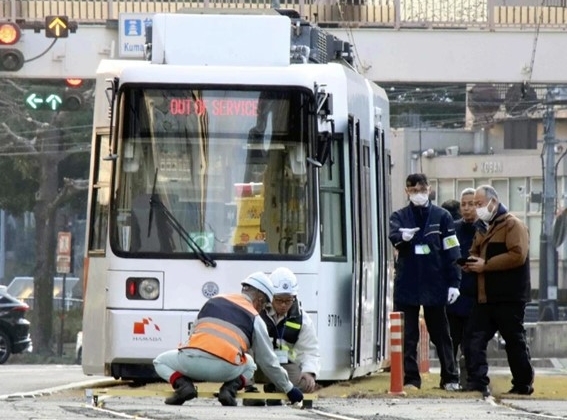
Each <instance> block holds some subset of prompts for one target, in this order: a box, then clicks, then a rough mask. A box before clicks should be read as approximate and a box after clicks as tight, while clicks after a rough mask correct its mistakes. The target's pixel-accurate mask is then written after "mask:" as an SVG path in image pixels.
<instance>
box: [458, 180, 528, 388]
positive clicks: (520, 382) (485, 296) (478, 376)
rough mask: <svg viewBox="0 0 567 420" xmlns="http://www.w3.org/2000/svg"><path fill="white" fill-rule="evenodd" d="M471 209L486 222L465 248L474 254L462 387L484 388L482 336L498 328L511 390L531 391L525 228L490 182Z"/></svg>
mask: <svg viewBox="0 0 567 420" xmlns="http://www.w3.org/2000/svg"><path fill="white" fill-rule="evenodd" d="M474 202H475V206H476V213H477V216H478V218H479V219H480V220H482V221H483V222H484V223H485V224H486V227H487V230H486V232H484V233H483V232H482V231H481V230H478V231H477V233H476V234H475V237H474V240H473V244H472V247H471V257H474V258H475V259H476V261H475V262H470V263H467V264H466V265H465V270H469V271H471V272H474V273H477V292H478V298H477V302H476V303H475V305H474V306H473V310H472V314H471V319H470V361H469V363H470V365H469V373H468V384H467V387H466V390H470V391H481V392H482V393H483V394H485V395H487V394H489V393H490V389H489V388H488V384H489V382H490V379H489V378H488V362H487V359H486V347H487V345H488V341H489V340H490V339H491V338H492V337H494V334H495V333H496V331H499V332H500V334H501V336H502V338H503V339H504V340H505V341H506V355H507V356H508V364H509V366H510V371H511V372H512V389H510V391H508V392H509V393H511V394H520V395H530V394H532V393H533V391H534V389H533V381H534V370H533V367H532V364H531V358H530V351H529V348H528V345H527V343H526V331H525V329H524V313H525V309H526V303H527V302H528V301H529V300H530V265H529V255H528V250H529V236H528V229H527V227H526V226H525V225H524V224H523V223H522V222H521V221H520V220H519V219H518V218H517V217H515V216H513V215H512V214H510V213H509V212H508V209H506V207H505V206H504V205H502V204H501V203H500V201H499V199H498V194H497V193H496V190H495V189H494V188H493V187H491V186H490V185H483V186H480V187H478V188H477V189H476V192H475V195H474Z"/></svg>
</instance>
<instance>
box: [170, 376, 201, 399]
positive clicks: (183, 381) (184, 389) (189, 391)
mask: <svg viewBox="0 0 567 420" xmlns="http://www.w3.org/2000/svg"><path fill="white" fill-rule="evenodd" d="M173 388H174V389H175V391H174V395H173V396H171V397H168V398H166V399H165V401H164V402H165V403H166V404H167V405H182V404H183V403H184V402H185V401H189V400H192V399H193V398H197V396H198V393H197V388H195V385H193V382H191V381H190V380H189V378H186V377H181V378H179V379H178V380H176V381H175V383H174V384H173Z"/></svg>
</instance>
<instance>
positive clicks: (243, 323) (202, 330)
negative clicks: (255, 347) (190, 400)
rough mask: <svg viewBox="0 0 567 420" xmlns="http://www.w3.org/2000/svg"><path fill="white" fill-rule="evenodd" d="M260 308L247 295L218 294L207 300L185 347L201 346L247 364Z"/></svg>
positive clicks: (230, 361)
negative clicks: (255, 306) (256, 307)
mask: <svg viewBox="0 0 567 420" xmlns="http://www.w3.org/2000/svg"><path fill="white" fill-rule="evenodd" d="M257 316H258V311H256V309H254V306H253V305H252V303H251V302H250V301H249V300H248V299H247V298H246V297H245V296H243V295H240V294H239V295H218V296H215V297H213V298H211V299H209V300H208V301H207V303H205V305H203V307H202V308H201V310H200V311H199V314H198V315H197V322H196V323H195V328H194V330H193V333H192V334H191V336H190V337H189V340H188V341H187V344H186V345H185V346H182V347H181V348H189V349H199V350H203V351H206V352H207V353H210V354H212V355H214V356H217V357H219V358H221V359H223V360H226V361H227V362H229V363H232V364H234V365H242V364H244V363H246V353H247V352H248V350H250V346H251V344H252V337H253V335H254V320H255V318H256V317H257Z"/></svg>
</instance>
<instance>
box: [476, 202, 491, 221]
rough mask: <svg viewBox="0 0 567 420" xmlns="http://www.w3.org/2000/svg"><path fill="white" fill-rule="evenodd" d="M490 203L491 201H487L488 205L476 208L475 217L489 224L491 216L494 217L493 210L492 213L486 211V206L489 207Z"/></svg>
mask: <svg viewBox="0 0 567 420" xmlns="http://www.w3.org/2000/svg"><path fill="white" fill-rule="evenodd" d="M490 201H492V200H489V201H488V204H487V205H486V206H484V207H478V208H477V209H476V215H477V216H478V218H479V219H480V220H482V221H483V222H490V219H492V216H493V215H494V210H492V211H489V210H488V206H489V205H490Z"/></svg>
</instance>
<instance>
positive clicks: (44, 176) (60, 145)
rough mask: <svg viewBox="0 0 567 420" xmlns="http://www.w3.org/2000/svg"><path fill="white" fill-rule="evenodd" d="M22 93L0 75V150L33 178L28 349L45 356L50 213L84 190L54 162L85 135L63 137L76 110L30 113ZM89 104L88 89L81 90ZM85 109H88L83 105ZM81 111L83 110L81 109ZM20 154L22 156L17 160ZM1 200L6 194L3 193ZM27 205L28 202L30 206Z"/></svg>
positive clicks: (48, 349)
mask: <svg viewBox="0 0 567 420" xmlns="http://www.w3.org/2000/svg"><path fill="white" fill-rule="evenodd" d="M26 91H27V86H26V85H25V81H21V80H19V81H18V80H15V79H12V80H10V79H0V121H2V123H0V152H1V153H3V154H4V155H8V156H13V158H14V159H16V158H19V159H20V161H23V160H25V163H23V164H20V165H19V166H18V168H20V169H21V171H22V172H25V175H24V176H32V177H37V183H36V185H37V190H36V191H29V194H31V195H33V199H32V200H30V205H31V207H32V208H30V209H25V208H24V209H22V210H27V211H33V214H34V216H35V222H36V231H35V238H36V241H35V257H36V261H35V268H34V278H35V282H34V310H33V318H32V340H33V343H34V350H35V351H37V352H38V353H40V354H51V353H52V351H53V350H52V349H53V344H54V343H53V337H54V334H53V322H52V318H53V274H54V271H55V250H56V241H57V238H56V226H55V222H56V212H57V210H58V209H59V208H60V207H61V206H62V205H63V204H64V203H66V202H67V201H68V200H69V199H70V198H71V197H72V196H73V195H74V194H76V193H78V192H79V191H83V190H86V189H87V186H88V182H87V181H85V180H77V179H69V178H63V182H62V183H61V182H60V179H61V175H63V174H59V173H58V172H59V171H58V168H59V164H60V163H61V162H62V161H63V160H64V159H66V158H67V157H68V156H69V154H71V153H74V152H75V151H76V147H77V142H80V141H82V142H83V143H84V142H85V135H86V138H89V137H90V136H89V135H88V133H86V131H89V130H85V133H83V134H82V135H69V131H72V130H71V129H70V127H73V120H76V114H75V113H72V112H64V111H62V112H57V111H49V110H48V111H39V112H34V113H33V114H32V113H31V112H30V111H28V110H27V109H26V108H25V106H24V101H23V98H24V96H25V93H26ZM82 96H83V99H84V100H85V101H86V102H87V103H90V104H91V107H90V108H92V90H86V91H83V92H82ZM85 109H86V110H88V109H89V108H85ZM85 112H87V111H85ZM22 157H25V159H22ZM3 199H4V200H6V199H9V197H3ZM32 203H33V205H32Z"/></svg>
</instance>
